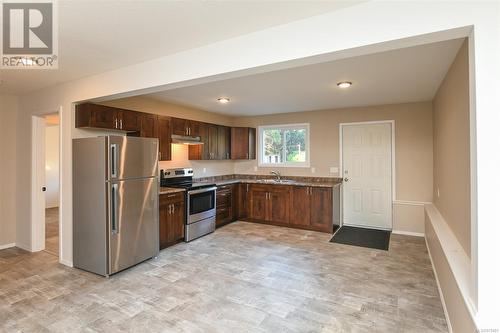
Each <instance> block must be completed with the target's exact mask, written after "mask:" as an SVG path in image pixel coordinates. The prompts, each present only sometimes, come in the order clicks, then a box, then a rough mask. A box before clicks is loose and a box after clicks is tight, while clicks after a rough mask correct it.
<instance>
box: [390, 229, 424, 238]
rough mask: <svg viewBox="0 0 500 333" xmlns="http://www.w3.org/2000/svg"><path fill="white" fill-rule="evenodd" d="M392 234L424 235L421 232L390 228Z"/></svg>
mask: <svg viewBox="0 0 500 333" xmlns="http://www.w3.org/2000/svg"><path fill="white" fill-rule="evenodd" d="M392 233H393V234H398V235H406V236H415V237H425V235H424V233H423V232H413V231H404V230H392Z"/></svg>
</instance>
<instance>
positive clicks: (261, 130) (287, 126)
mask: <svg viewBox="0 0 500 333" xmlns="http://www.w3.org/2000/svg"><path fill="white" fill-rule="evenodd" d="M266 129H285V130H286V129H305V130H306V147H305V148H306V161H305V162H282V163H265V162H264V145H263V139H264V131H265V130H266ZM310 132H311V129H310V124H309V123H297V124H276V125H262V126H259V127H258V134H259V135H258V137H257V144H258V154H259V156H258V166H259V167H266V168H273V167H278V168H309V167H310V166H311V142H310Z"/></svg>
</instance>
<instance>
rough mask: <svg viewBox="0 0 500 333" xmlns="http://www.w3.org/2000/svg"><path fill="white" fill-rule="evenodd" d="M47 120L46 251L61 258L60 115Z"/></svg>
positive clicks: (54, 115)
mask: <svg viewBox="0 0 500 333" xmlns="http://www.w3.org/2000/svg"><path fill="white" fill-rule="evenodd" d="M44 120H45V186H44V188H45V251H46V252H48V253H50V254H53V255H55V256H59V191H60V184H59V155H60V154H59V132H60V131H59V115H58V114H50V115H47V116H45V117H44Z"/></svg>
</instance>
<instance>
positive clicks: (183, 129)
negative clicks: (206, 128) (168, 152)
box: [172, 118, 201, 136]
mask: <svg viewBox="0 0 500 333" xmlns="http://www.w3.org/2000/svg"><path fill="white" fill-rule="evenodd" d="M200 125H201V123H200V122H198V121H194V120H189V119H181V118H172V134H175V135H189V136H200Z"/></svg>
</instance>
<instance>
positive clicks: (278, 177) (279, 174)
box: [271, 170, 281, 182]
mask: <svg viewBox="0 0 500 333" xmlns="http://www.w3.org/2000/svg"><path fill="white" fill-rule="evenodd" d="M271 175H275V176H276V181H277V182H280V181H281V173H280V172H279V171H275V170H273V171H271Z"/></svg>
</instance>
